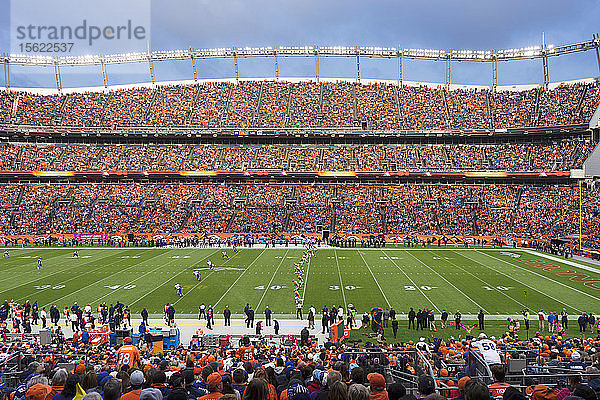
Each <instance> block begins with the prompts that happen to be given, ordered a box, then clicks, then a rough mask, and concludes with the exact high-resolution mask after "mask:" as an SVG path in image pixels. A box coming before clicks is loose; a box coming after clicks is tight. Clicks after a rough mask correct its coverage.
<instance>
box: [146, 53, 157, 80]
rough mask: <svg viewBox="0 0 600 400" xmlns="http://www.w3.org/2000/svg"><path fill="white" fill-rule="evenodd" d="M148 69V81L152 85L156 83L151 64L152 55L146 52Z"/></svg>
mask: <svg viewBox="0 0 600 400" xmlns="http://www.w3.org/2000/svg"><path fill="white" fill-rule="evenodd" d="M148 67H149V68H150V81H151V82H152V84H153V85H154V84H155V83H156V77H155V76H154V63H153V62H152V54H150V52H148Z"/></svg>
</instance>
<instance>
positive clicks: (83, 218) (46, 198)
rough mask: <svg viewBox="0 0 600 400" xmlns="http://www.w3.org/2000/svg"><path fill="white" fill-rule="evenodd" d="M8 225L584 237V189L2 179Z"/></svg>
mask: <svg viewBox="0 0 600 400" xmlns="http://www.w3.org/2000/svg"><path fill="white" fill-rule="evenodd" d="M581 197H582V217H583V218H582V232H583V240H584V243H585V244H587V245H589V246H591V247H594V248H600V234H599V232H600V196H599V194H598V193H597V192H596V191H588V190H583V193H582V196H581ZM0 199H2V200H0V206H1V210H0V231H1V232H3V233H5V234H47V233H55V234H58V233H76V232H86V233H93V232H106V233H114V232H127V231H135V232H156V233H172V232H184V233H219V232H237V233H261V232H302V233H315V232H319V231H320V230H321V229H322V228H325V229H328V228H329V229H331V230H333V231H335V232H337V233H341V234H351V233H355V234H359V233H360V234H375V233H382V232H383V233H390V234H399V235H402V234H444V235H483V236H488V235H489V236H510V237H520V238H531V239H540V238H555V237H568V236H570V235H576V236H577V235H578V234H579V222H580V219H579V218H580V214H579V189H578V188H577V187H570V186H539V187H538V186H524V185H481V186H480V185H441V184H440V185H433V184H432V185H426V184H420V185H417V184H407V185H391V186H369V185H359V184H347V185H324V184H321V185H289V184H288V185H268V184H255V185H237V184H222V185H221V184H140V183H131V184H46V185H18V184H8V185H0Z"/></svg>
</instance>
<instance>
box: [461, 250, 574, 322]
mask: <svg viewBox="0 0 600 400" xmlns="http://www.w3.org/2000/svg"><path fill="white" fill-rule="evenodd" d="M482 254H483V255H486V254H485V253H482ZM463 257H465V258H468V259H469V260H471V261H475V262H476V263H477V264H479V265H481V266H483V267H485V268H487V269H491V270H492V271H496V272H497V273H499V274H502V275H504V276H506V277H507V278H509V279H510V280H512V281H513V282H516V283H517V284H519V285H523V286H526V287H528V288H530V289H532V290H534V291H536V292H538V293H540V294H541V295H543V296H546V297H548V298H550V299H552V300H554V301H556V302H557V303H560V304H564V305H566V306H569V307H570V308H572V309H574V310H577V311H581V310H580V309H578V308H577V307H573V306H571V305H569V304H567V303H565V302H563V301H559V300H558V299H557V298H555V297H552V296H550V295H549V294H547V293H544V292H542V291H540V290H538V289H536V288H534V287H533V286H529V285H527V284H526V283H524V282H521V281H519V280H517V279H515V278H513V277H511V276H510V275H508V274H505V273H504V272H502V271H499V270H497V269H496V268H492V267H490V266H487V265H485V264H484V263H482V262H481V261H477V260H474V259H472V258H471V257H469V256H466V255H463ZM500 261H502V260H500ZM509 265H510V266H513V267H516V265H512V264H509ZM527 272H530V271H527Z"/></svg>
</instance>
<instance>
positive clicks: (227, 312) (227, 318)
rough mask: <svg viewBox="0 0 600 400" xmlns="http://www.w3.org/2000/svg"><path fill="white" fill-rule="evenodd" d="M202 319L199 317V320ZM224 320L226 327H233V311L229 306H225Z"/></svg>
mask: <svg viewBox="0 0 600 400" xmlns="http://www.w3.org/2000/svg"><path fill="white" fill-rule="evenodd" d="M199 318H200V317H199V316H198V319H199ZM223 318H224V319H225V326H231V310H230V309H229V306H225V310H223Z"/></svg>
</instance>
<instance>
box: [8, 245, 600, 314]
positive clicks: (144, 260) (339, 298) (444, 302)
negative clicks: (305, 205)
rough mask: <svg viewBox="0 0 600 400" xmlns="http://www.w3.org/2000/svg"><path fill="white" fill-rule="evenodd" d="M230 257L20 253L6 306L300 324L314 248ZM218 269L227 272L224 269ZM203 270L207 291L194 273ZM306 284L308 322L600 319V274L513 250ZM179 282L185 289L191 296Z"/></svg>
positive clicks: (319, 267)
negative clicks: (297, 265)
mask: <svg viewBox="0 0 600 400" xmlns="http://www.w3.org/2000/svg"><path fill="white" fill-rule="evenodd" d="M221 251H222V249H193V248H183V249H156V248H120V249H117V248H80V249H79V255H80V258H79V259H73V258H72V254H73V249H71V248H25V249H21V248H11V249H10V257H9V258H3V259H1V260H0V265H1V266H0V270H1V271H2V274H1V275H0V297H1V298H2V299H0V301H1V300H4V299H7V300H11V299H13V300H14V301H17V302H19V303H23V302H25V300H29V301H30V302H33V301H37V302H38V305H39V306H40V307H42V306H46V307H49V306H50V305H51V304H55V305H56V306H57V307H59V308H61V309H62V308H63V307H64V306H66V305H72V304H73V302H75V301H77V302H78V303H79V304H80V305H81V304H85V303H90V304H92V306H93V307H94V310H95V307H96V306H97V305H98V304H99V303H101V302H106V303H107V304H111V303H115V302H116V301H121V302H122V303H124V304H126V305H128V306H129V307H130V308H131V310H132V312H133V314H134V316H138V315H139V311H140V310H141V309H142V307H147V308H148V310H149V311H150V313H151V314H161V313H162V310H163V307H164V305H165V304H166V303H173V304H174V305H175V309H176V312H177V313H178V315H182V314H190V315H195V313H196V312H197V309H198V306H199V305H200V304H201V303H202V302H204V303H205V304H206V305H207V306H208V305H213V306H214V307H215V312H216V315H217V316H220V315H221V312H222V309H223V308H224V307H225V306H226V305H228V306H229V307H230V308H231V309H232V312H233V313H234V314H241V313H242V310H243V307H244V305H245V304H246V303H250V305H252V306H253V307H254V309H255V310H257V317H260V316H261V315H262V311H263V310H264V308H265V307H266V306H269V307H270V308H271V309H272V310H273V311H274V313H275V314H287V315H289V316H290V317H292V316H293V313H294V310H295V306H294V301H293V299H294V297H293V283H292V282H293V279H294V266H293V264H294V262H296V261H298V260H299V257H300V256H301V254H302V252H303V250H302V249H299V248H287V249H286V248H275V249H263V248H252V249H248V248H242V249H240V251H239V253H237V254H235V255H234V253H233V251H232V250H231V249H227V253H228V254H229V259H228V260H222V258H221ZM38 257H42V260H43V268H42V269H41V270H37V269H36V260H37V258H38ZM553 258H554V259H553ZM209 259H210V260H211V261H212V262H213V263H214V264H215V265H216V268H215V269H214V270H212V271H211V270H209V269H208V267H207V260H209ZM195 268H197V269H200V275H201V277H202V281H201V282H198V281H196V279H195V277H194V275H193V273H192V271H193V269H195ZM304 281H305V285H304V286H303V288H302V289H301V295H302V296H303V297H304V304H305V307H304V309H305V312H306V309H307V308H308V306H309V305H314V306H315V307H316V308H317V310H319V309H321V308H322V307H323V305H327V306H328V307H331V305H334V304H335V305H337V306H339V305H344V306H346V305H347V304H349V303H352V304H354V305H355V306H356V308H357V310H358V312H359V313H363V312H365V311H368V310H370V309H371V307H374V306H379V307H382V308H385V307H394V308H395V309H396V311H397V312H398V313H399V314H403V313H404V314H405V313H407V312H408V309H409V307H414V308H415V309H418V308H423V307H425V308H430V309H433V310H434V311H435V313H436V320H439V314H440V311H441V310H442V309H444V308H445V309H447V310H448V312H449V313H450V314H451V315H452V314H453V313H454V312H455V311H456V310H457V309H460V311H461V312H462V314H463V315H466V314H476V313H477V312H479V309H483V310H484V312H485V313H486V314H488V315H490V316H491V315H497V317H496V318H497V319H501V318H503V317H502V316H505V315H518V314H519V313H520V311H521V310H523V309H524V308H525V305H527V306H528V307H529V309H530V310H532V313H533V312H537V311H539V310H540V309H544V310H546V311H557V312H559V311H560V310H562V308H563V307H565V308H566V309H567V310H568V312H569V313H570V314H571V315H575V314H578V313H581V312H583V311H587V312H594V313H597V312H598V311H599V310H598V305H599V304H600V303H599V301H600V267H599V266H597V265H595V264H591V263H587V262H583V261H578V260H576V261H574V260H572V259H569V260H565V259H564V258H561V257H559V256H549V255H545V254H541V253H535V252H527V251H521V250H512V249H489V248H488V249H464V248H462V247H452V248H450V247H448V248H444V247H441V248H438V247H431V248H428V249H422V248H412V249H405V248H393V247H388V248H385V249H359V248H351V249H319V250H318V251H317V254H316V257H314V258H313V259H312V260H311V262H310V264H309V265H308V267H307V268H305V270H304ZM175 283H179V284H181V285H182V287H183V292H184V296H183V297H181V298H180V297H179V296H178V295H177V294H176V292H175V289H174V287H173V286H174V285H175ZM525 292H526V294H527V298H526V299H525ZM504 318H505V317H504ZM317 319H318V317H317ZM317 324H318V321H317Z"/></svg>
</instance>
